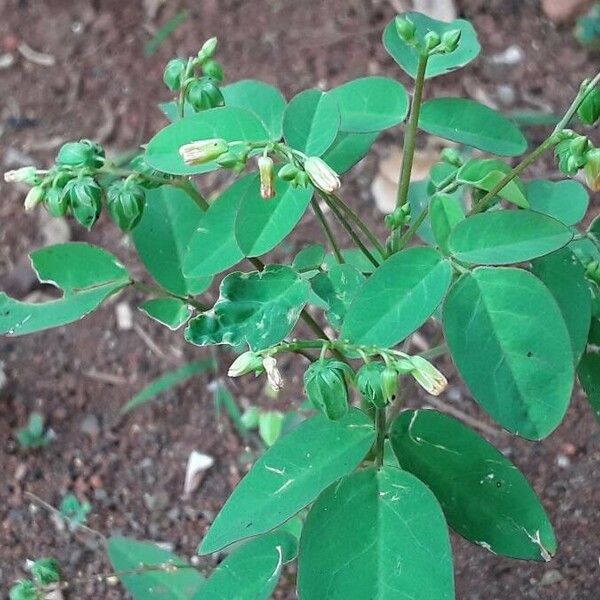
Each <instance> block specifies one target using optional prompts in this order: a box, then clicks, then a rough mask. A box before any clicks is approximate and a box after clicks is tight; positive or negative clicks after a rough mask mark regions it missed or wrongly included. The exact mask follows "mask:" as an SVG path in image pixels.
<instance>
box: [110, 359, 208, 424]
mask: <svg viewBox="0 0 600 600" xmlns="http://www.w3.org/2000/svg"><path fill="white" fill-rule="evenodd" d="M214 369H215V361H214V360H213V359H212V358H204V359H202V360H196V361H193V362H190V363H187V364H186V365H183V367H179V368H178V369H175V370H174V371H170V372H169V373H166V374H165V375H162V376H160V377H158V378H157V379H155V380H154V381H152V383H150V385H148V386H146V387H145V388H144V389H143V390H140V391H139V392H138V393H137V394H136V395H135V396H134V397H133V398H132V399H131V400H129V402H127V404H125V406H123V408H122V409H121V414H122V415H124V414H126V413H128V412H130V411H132V410H133V409H134V408H137V407H138V406H141V405H142V404H146V403H147V402H149V401H150V400H154V399H155V398H156V396H158V395H159V394H161V393H162V392H164V391H166V390H170V389H171V388H173V387H175V386H176V385H179V384H180V383H183V382H184V381H187V380H188V379H190V378H191V377H194V376H195V375H199V374H200V373H204V372H206V371H212V370H214Z"/></svg>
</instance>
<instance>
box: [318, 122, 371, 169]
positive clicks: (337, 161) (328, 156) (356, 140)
mask: <svg viewBox="0 0 600 600" xmlns="http://www.w3.org/2000/svg"><path fill="white" fill-rule="evenodd" d="M379 133H380V132H379V131H376V132H371V133H346V132H344V131H340V132H339V133H338V135H337V137H336V138H335V140H334V142H333V144H332V145H331V146H330V147H329V148H328V150H327V152H325V154H323V160H324V161H325V162H326V163H327V164H328V165H329V166H330V167H331V168H332V169H333V170H334V171H336V172H337V173H339V174H340V175H342V174H343V173H346V171H349V170H350V169H351V168H352V167H353V166H354V165H355V164H356V163H358V162H360V161H361V160H362V159H363V158H364V157H365V156H367V154H368V153H369V150H370V149H371V146H372V145H373V142H375V140H376V139H377V138H378V137H379Z"/></svg>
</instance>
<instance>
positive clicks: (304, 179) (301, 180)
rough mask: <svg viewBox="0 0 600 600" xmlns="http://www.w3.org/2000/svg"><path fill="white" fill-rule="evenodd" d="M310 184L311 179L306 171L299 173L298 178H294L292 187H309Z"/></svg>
mask: <svg viewBox="0 0 600 600" xmlns="http://www.w3.org/2000/svg"><path fill="white" fill-rule="evenodd" d="M309 183H310V177H309V176H308V174H307V173H306V172H305V171H298V174H297V175H296V177H294V180H293V181H292V185H293V186H294V187H303V188H305V187H308V184H309Z"/></svg>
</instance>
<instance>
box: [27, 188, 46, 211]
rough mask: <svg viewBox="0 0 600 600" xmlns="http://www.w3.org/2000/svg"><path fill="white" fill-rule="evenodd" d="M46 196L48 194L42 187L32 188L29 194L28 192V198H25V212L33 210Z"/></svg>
mask: <svg viewBox="0 0 600 600" xmlns="http://www.w3.org/2000/svg"><path fill="white" fill-rule="evenodd" d="M45 195H46V192H45V191H44V188H43V187H42V186H40V185H36V186H35V187H32V188H31V189H30V190H29V192H27V196H25V203H24V204H23V206H24V208H25V210H26V211H30V210H33V209H34V208H35V207H36V206H37V205H38V204H39V203H40V202H42V201H43V200H44V196H45Z"/></svg>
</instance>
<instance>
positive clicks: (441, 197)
mask: <svg viewBox="0 0 600 600" xmlns="http://www.w3.org/2000/svg"><path fill="white" fill-rule="evenodd" d="M464 218H465V211H464V209H463V207H462V204H461V203H460V201H459V200H458V199H457V198H456V197H455V196H451V195H450V194H435V195H434V196H433V197H432V199H431V203H430V205H429V221H430V223H431V230H432V232H433V237H434V238H435V242H436V244H437V245H438V247H439V248H440V250H441V251H442V252H443V253H444V254H448V253H449V251H448V238H449V237H450V233H451V232H452V230H453V229H454V227H456V225H458V224H459V223H460V222H461V221H463V220H464Z"/></svg>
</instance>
